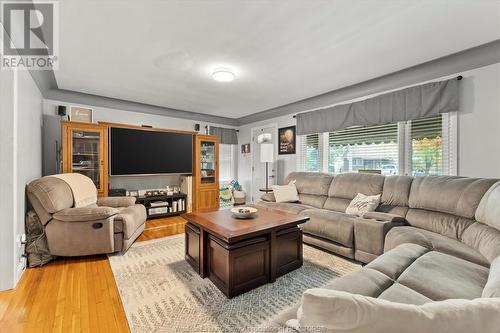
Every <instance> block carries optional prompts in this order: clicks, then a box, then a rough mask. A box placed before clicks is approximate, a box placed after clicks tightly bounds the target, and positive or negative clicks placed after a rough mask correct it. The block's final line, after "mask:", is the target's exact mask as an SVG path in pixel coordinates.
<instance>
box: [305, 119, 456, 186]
mask: <svg viewBox="0 0 500 333" xmlns="http://www.w3.org/2000/svg"><path fill="white" fill-rule="evenodd" d="M456 136H457V114H456V112H452V113H445V114H442V115H440V116H437V117H432V118H426V119H418V120H413V121H406V122H399V123H393V124H386V125H377V126H369V127H353V128H348V129H344V130H340V131H337V132H334V133H321V134H310V135H305V136H300V137H298V140H299V142H300V147H301V149H300V152H299V154H300V156H299V158H298V161H299V166H298V168H299V170H302V171H321V172H328V173H333V174H338V173H345V172H360V171H362V170H364V171H367V172H376V173H381V174H383V175H397V174H407V175H413V176H424V175H456V174H457V170H456V169H457V168H456V165H457V140H456Z"/></svg>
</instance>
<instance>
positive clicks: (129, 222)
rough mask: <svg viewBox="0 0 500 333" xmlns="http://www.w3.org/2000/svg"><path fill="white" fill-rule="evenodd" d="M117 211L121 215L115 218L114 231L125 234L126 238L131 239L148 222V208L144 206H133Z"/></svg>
mask: <svg viewBox="0 0 500 333" xmlns="http://www.w3.org/2000/svg"><path fill="white" fill-rule="evenodd" d="M117 209H118V210H119V213H118V215H117V216H116V217H115V221H114V226H113V231H114V232H115V233H118V232H123V236H124V238H125V239H129V238H130V237H131V236H132V235H133V234H134V233H135V231H136V230H137V229H139V228H140V226H141V225H143V224H144V223H145V222H146V208H144V206H143V205H133V206H130V207H123V208H117Z"/></svg>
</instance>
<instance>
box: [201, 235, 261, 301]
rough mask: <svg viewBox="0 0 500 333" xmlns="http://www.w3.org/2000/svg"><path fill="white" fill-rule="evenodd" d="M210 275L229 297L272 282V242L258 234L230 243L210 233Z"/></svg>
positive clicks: (208, 262)
mask: <svg viewBox="0 0 500 333" xmlns="http://www.w3.org/2000/svg"><path fill="white" fill-rule="evenodd" d="M207 251H208V258H207V266H208V277H209V279H210V280H211V281H212V282H213V283H214V284H215V285H216V286H217V287H218V288H219V289H220V290H221V291H222V292H223V293H224V294H225V295H226V296H227V297H229V298H231V297H234V296H237V295H239V294H242V293H244V292H247V291H249V290H252V289H254V288H256V287H258V286H261V285H263V284H266V283H267V282H268V281H269V241H268V239H267V238H266V237H258V238H253V239H249V240H245V241H242V242H239V243H235V244H231V245H229V244H227V243H225V242H223V241H222V240H220V239H218V238H216V237H214V236H212V235H210V236H209V239H208V246H207Z"/></svg>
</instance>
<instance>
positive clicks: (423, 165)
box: [411, 116, 443, 176]
mask: <svg viewBox="0 0 500 333" xmlns="http://www.w3.org/2000/svg"><path fill="white" fill-rule="evenodd" d="M442 123H443V119H442V117H441V116H438V117H433V118H426V119H417V120H412V121H411V175H413V176H429V175H441V174H443V126H442Z"/></svg>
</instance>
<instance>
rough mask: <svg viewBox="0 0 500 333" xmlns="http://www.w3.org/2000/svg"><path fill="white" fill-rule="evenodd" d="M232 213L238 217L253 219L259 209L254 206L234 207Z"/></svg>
mask: <svg viewBox="0 0 500 333" xmlns="http://www.w3.org/2000/svg"><path fill="white" fill-rule="evenodd" d="M231 213H233V216H234V217H235V218H237V219H251V218H254V217H255V214H256V213H257V209H256V208H253V207H234V208H231Z"/></svg>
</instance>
